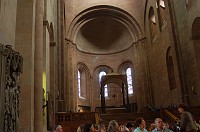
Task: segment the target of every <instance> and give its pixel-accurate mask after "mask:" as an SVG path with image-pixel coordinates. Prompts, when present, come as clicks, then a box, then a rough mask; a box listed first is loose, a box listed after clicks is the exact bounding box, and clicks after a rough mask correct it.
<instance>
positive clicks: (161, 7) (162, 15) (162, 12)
mask: <svg viewBox="0 0 200 132" xmlns="http://www.w3.org/2000/svg"><path fill="white" fill-rule="evenodd" d="M165 8H166V2H165V0H157V10H158V21H159V27H160V30H161V28H162V26H163V25H164V23H165V22H166V19H167V18H166V17H167V16H166V9H165Z"/></svg>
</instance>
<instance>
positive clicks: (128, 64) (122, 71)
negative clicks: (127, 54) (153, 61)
mask: <svg viewBox="0 0 200 132" xmlns="http://www.w3.org/2000/svg"><path fill="white" fill-rule="evenodd" d="M127 68H131V78H132V80H131V81H132V82H131V81H128V75H127V83H128V93H129V94H133V93H134V87H133V82H134V81H133V75H134V70H133V64H132V62H131V61H125V62H123V63H122V64H121V65H120V66H119V67H118V73H119V74H126V70H127Z"/></svg>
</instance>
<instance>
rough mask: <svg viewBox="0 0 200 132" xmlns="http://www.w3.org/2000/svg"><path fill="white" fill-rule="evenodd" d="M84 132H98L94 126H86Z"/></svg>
mask: <svg viewBox="0 0 200 132" xmlns="http://www.w3.org/2000/svg"><path fill="white" fill-rule="evenodd" d="M83 132H96V130H95V128H94V126H93V125H92V124H85V125H84V130H83Z"/></svg>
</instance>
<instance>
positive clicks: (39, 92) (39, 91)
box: [34, 0, 44, 132]
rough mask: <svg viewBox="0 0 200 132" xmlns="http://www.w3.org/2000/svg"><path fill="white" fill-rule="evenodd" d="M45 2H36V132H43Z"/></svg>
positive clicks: (37, 0)
mask: <svg viewBox="0 0 200 132" xmlns="http://www.w3.org/2000/svg"><path fill="white" fill-rule="evenodd" d="M43 8H44V1H43V0H36V8H35V9H36V12H35V52H34V66H35V67H34V131H35V132H40V131H42V130H43V109H42V105H43V87H42V71H43V14H44V9H43Z"/></svg>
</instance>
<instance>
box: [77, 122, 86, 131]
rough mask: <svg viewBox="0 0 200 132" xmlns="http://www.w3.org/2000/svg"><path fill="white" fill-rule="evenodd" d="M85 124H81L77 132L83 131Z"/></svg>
mask: <svg viewBox="0 0 200 132" xmlns="http://www.w3.org/2000/svg"><path fill="white" fill-rule="evenodd" d="M84 125H85V124H81V125H80V126H79V127H78V128H77V132H83V130H84Z"/></svg>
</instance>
